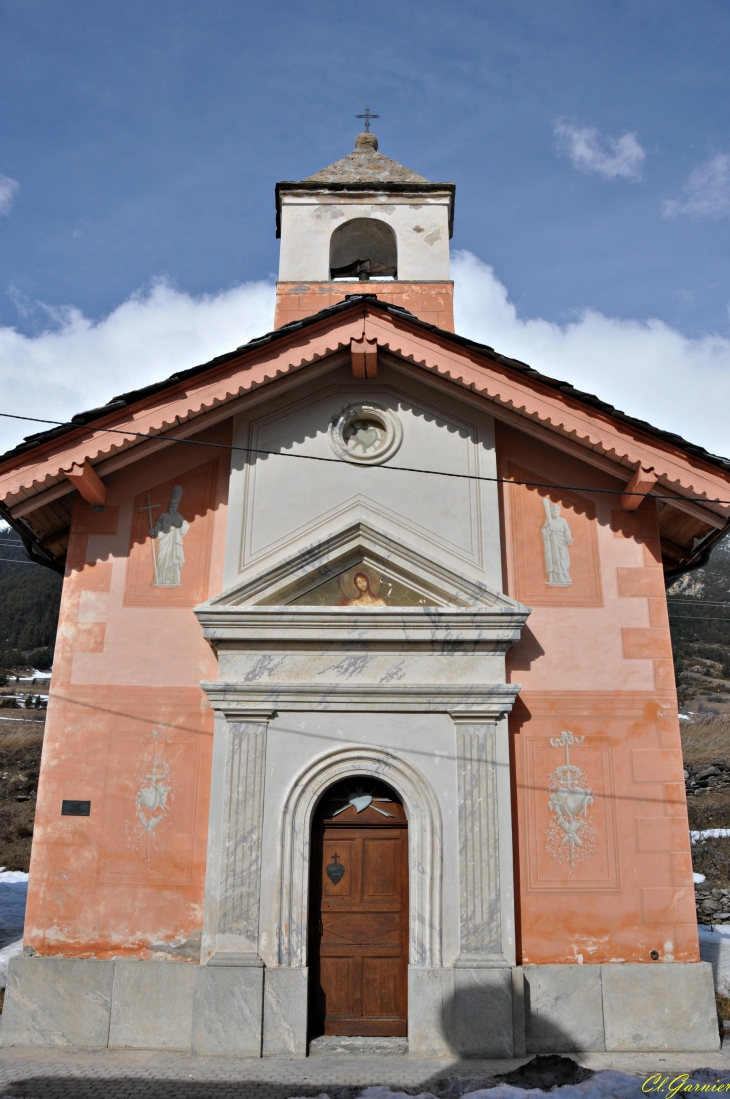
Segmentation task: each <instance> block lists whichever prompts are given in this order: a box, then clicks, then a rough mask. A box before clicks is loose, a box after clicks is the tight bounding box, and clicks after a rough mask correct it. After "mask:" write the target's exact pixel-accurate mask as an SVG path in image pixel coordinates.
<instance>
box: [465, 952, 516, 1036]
mask: <svg viewBox="0 0 730 1099" xmlns="http://www.w3.org/2000/svg"><path fill="white" fill-rule="evenodd" d="M454 1043H455V1047H456V1052H457V1053H458V1054H459V1055H460V1056H462V1057H511V1056H512V1049H513V1037H512V971H511V970H510V969H508V968H503V969H482V968H476V969H466V968H459V969H455V970H454Z"/></svg>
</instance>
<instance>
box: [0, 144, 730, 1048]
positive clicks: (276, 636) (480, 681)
mask: <svg viewBox="0 0 730 1099" xmlns="http://www.w3.org/2000/svg"><path fill="white" fill-rule="evenodd" d="M454 190H455V189H454V186H453V184H450V183H431V182H429V181H427V180H425V179H424V178H423V177H422V176H420V175H418V174H416V173H415V172H411V171H409V170H408V169H406V168H404V167H403V166H402V165H400V164H397V163H396V162H394V161H392V160H390V159H388V158H387V157H385V156H383V155H382V154H381V153H380V152H379V151H378V146H377V140H376V139H375V137H374V135H372V134H369V133H368V134H361V135H360V136H359V137H358V138H357V143H356V146H355V150H354V152H353V153H351V154H349V155H348V156H346V157H344V158H343V159H342V160H340V161H338V162H336V163H335V164H333V165H331V166H330V167H329V168H326V169H324V170H323V171H322V172H319V173H317V174H316V175H314V176H311V177H309V178H308V179H305V180H303V181H295V182H283V183H279V184H278V185H277V188H276V198H277V232H278V234H279V235H280V236H281V265H280V278H279V282H278V284H277V300H276V321H275V329H274V331H273V332H270V333H268V334H265V335H262V337H261V338H259V339H256V340H253V341H251V343H249V344H246V345H245V346H243V347H240V348H237V349H235V350H233V351H231V352H230V353H228V354H226V355H222V356H220V357H218V358H217V359H214V360H213V361H212V362H210V363H206V364H204V365H202V366H200V367H196V368H194V369H191V370H184V371H180V372H179V373H177V374H175V375H173V376H172V377H171V378H168V379H167V380H165V381H163V382H160V383H159V384H156V385H151V386H148V387H146V388H145V389H143V390H139V391H136V392H132V393H127V394H123V395H121V396H119V397H117V398H115V399H114V400H112V401H110V403H109V404H108V405H105V406H104V407H102V408H97V409H92V410H90V411H88V412H85V413H82V414H80V415H79V416H77V417H75V418H74V422H73V424H72V425H65V426H62V427H59V428H56V429H53V430H51V431H47V432H44V433H42V434H40V435H37V436H33V437H31V438H30V439H28V440H26V442H25V443H24V444H22V445H21V446H19V447H17V448H16V449H15V450H14V451H12V452H10V453H9V454H6V455H5V456H3V458H2V459H1V460H0V500H1V501H2V505H1V507H0V510H1V511H2V515H3V517H5V518H6V519H7V521H8V522H10V523H11V524H12V525H13V526H14V527H15V529H16V530H17V531H18V532H19V533H20V534H21V536H22V537H23V539H24V544H25V546H26V550H27V552H28V555H29V557H30V558H31V559H32V560H35V561H37V562H39V563H41V564H44V565H47V566H49V567H52V568H55V569H57V570H59V571H62V572H63V573H64V586H63V597H62V604H61V613H60V620H59V630H58V640H57V645H56V654H55V662H54V667H53V679H52V683H51V692H50V701H49V708H48V717H47V726H46V735H45V744H44V750H43V760H42V767H41V777H40V784H39V788H38V799H37V813H36V828H35V834H34V840H33V851H32V860H31V872H30V884H29V894H28V909H27V919H26V928H25V938H24V950H23V956H22V957H19V958H15V959H13V960H12V961H11V963H10V973H9V981H8V988H7V994H6V1000H5V1009H4V1012H3V1015H2V1028H1V1030H0V1040H2V1042H3V1043H5V1044H24V1045H28V1044H38V1045H71V1046H82V1047H86V1048H94V1047H105V1046H110V1047H116V1048H121V1047H131V1048H153V1049H183V1050H190V1049H191V1050H193V1051H195V1052H198V1053H208V1054H227V1055H232V1054H233V1055H236V1054H237V1055H241V1056H258V1055H263V1056H267V1055H272V1054H287V1055H289V1056H306V1054H307V1050H308V1047H309V1044H310V1043H311V1041H312V1040H314V1039H317V1038H320V1037H322V1036H324V1037H326V1036H328V1035H332V1036H342V1035H357V1036H364V1037H373V1038H393V1039H400V1040H401V1041H402V1040H403V1039H407V1042H408V1049H409V1050H410V1052H412V1053H417V1054H420V1055H423V1056H425V1055H435V1056H444V1057H446V1056H454V1055H460V1056H478V1057H510V1056H513V1055H514V1056H519V1055H523V1054H525V1053H547V1052H565V1051H571V1050H604V1049H605V1050H641V1049H646V1050H689V1049H692V1050H711V1049H716V1048H717V1047H718V1030H717V1022H716V1017H715V1007H714V994H713V984H712V974H711V971H710V967H709V966H708V965H706V964H704V963H702V962H700V960H699V952H698V941H697V924H696V917H695V908H694V888H693V881H692V865H691V857H690V848H689V834H688V827H687V815H686V804H685V795H684V783H683V773H682V772H683V767H682V754H681V745H680V738H679V727H678V716H677V699H676V693H675V688H674V676H673V664H672V652H671V644H670V633H669V624H668V617H667V605H666V599H665V594H664V590H665V589H664V582H665V578H666V577H667V575H677V573H678V570H682V569H686V568H689V567H691V566H692V565H693V564H696V563H697V562H698V561H699V560H701V555H702V554H703V553H706V552H707V551H708V549H709V548H710V547H711V546H712V543H713V542H714V541H715V540H716V539H717V538H718V537H719V536H720V535H721V534H722V533H723V531H725V530H726V529H727V526H728V523H729V522H730V506H729V505H728V504H727V503H726V502H725V501H727V500H728V498H729V493H730V464H729V463H728V462H727V461H725V460H724V459H721V458H717V457H715V456H712V455H710V454H708V453H706V452H705V451H703V450H702V449H701V448H700V447H697V446H693V445H691V444H689V443H687V442H685V441H684V440H683V439H680V438H678V437H677V436H674V435H670V434H667V433H665V432H662V431H661V430H659V429H657V428H654V427H652V426H651V425H649V424H646V423H644V422H641V421H637V420H634V419H632V418H631V417H630V416H628V415H626V414H624V413H621V412H618V411H617V410H615V409H613V408H611V407H610V406H609V405H607V404H605V403H603V402H601V401H600V400H599V399H598V398H597V397H593V396H591V395H588V394H585V393H581V392H579V391H577V390H574V389H573V388H572V387H571V386H569V385H568V384H566V383H563V382H560V381H556V380H555V379H552V378H548V377H545V376H543V375H541V374H540V373H539V372H538V371H537V370H535V369H532V368H531V367H529V366H527V365H526V364H524V363H521V362H518V361H515V360H513V359H510V358H508V357H505V356H504V355H502V354H499V353H498V352H496V351H494V350H493V349H492V348H491V347H485V346H482V345H478V344H475V343H474V342H472V341H469V340H467V339H464V338H463V337H460V336H459V335H458V334H456V333H454V331H453V328H454V321H453V285H452V282H451V280H450V270H449V238H450V235H451V228H452V224H453V206H454ZM718 501H719V502H718Z"/></svg>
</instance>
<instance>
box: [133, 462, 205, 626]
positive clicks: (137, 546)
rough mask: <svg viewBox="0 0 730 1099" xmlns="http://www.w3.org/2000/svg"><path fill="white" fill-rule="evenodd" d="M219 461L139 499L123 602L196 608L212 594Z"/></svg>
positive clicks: (136, 505) (153, 490)
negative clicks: (211, 550)
mask: <svg viewBox="0 0 730 1099" xmlns="http://www.w3.org/2000/svg"><path fill="white" fill-rule="evenodd" d="M217 474H218V462H217V460H214V461H212V462H206V464H205V465H202V466H198V467H197V468H196V469H191V470H188V471H187V472H186V473H181V474H180V475H179V476H178V477H176V478H174V479H173V480H170V481H165V482H164V483H163V484H159V485H154V486H151V487H150V488H149V490H145V491H144V492H140V493H139V494H138V495H137V496H136V497H135V500H134V513H133V517H132V534H131V538H130V547H129V561H128V564H127V582H126V588H125V593H124V602H125V604H126V605H127V606H133V607H154V606H165V607H194V606H195V604H196V603H202V601H203V600H204V599H205V598H206V596H207V594H208V590H207V589H208V572H209V565H210V542H211V534H212V529H213V526H212V524H213V508H214V506H215V489H216V482H217Z"/></svg>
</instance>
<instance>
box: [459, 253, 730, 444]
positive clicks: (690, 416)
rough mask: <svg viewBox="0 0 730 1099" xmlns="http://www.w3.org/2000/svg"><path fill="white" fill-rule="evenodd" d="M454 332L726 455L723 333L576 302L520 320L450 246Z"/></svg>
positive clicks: (498, 289)
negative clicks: (692, 330) (569, 313)
mask: <svg viewBox="0 0 730 1099" xmlns="http://www.w3.org/2000/svg"><path fill="white" fill-rule="evenodd" d="M452 273H453V276H454V282H455V311H456V330H457V332H459V333H460V334H461V335H464V336H469V337H471V338H472V339H475V340H478V341H479V342H480V343H486V344H489V345H490V346H492V347H494V348H495V349H496V350H497V351H499V352H501V353H502V354H503V355H508V356H510V357H511V358H515V359H520V360H522V362H527V363H529V364H530V366H533V367H534V368H535V369H536V370H539V371H541V372H542V373H544V374H548V375H549V376H551V377H553V378H560V379H563V380H564V381H567V382H570V383H571V384H572V385H574V386H576V388H578V389H583V390H585V391H586V392H588V393H595V394H596V395H597V396H598V397H600V398H601V399H602V400H604V401H607V402H608V403H609V404H612V405H614V406H615V407H616V408H619V409H621V410H622V411H624V412H626V413H628V414H629V415H632V416H636V417H638V418H639V419H643V420H648V421H649V423H651V424H654V425H655V426H656V427H660V428H663V429H665V430H666V431H673V432H676V433H677V434H678V435H682V436H683V437H684V438H685V439H689V441H690V442H693V443H699V444H700V446H704V447H705V448H706V449H707V450H710V451H712V452H714V453H716V454H722V455H725V456H730V432H729V431H728V425H727V409H728V407H729V406H730V340H729V339H726V338H724V337H722V336H715V335H710V336H702V337H698V338H696V339H690V338H688V337H687V336H684V335H683V334H682V333H681V332H678V331H677V330H676V329H674V328H671V327H670V326H669V325H667V324H665V323H664V322H663V321H659V320H652V319H649V320H645V321H633V320H621V319H620V318H615V317H606V316H604V315H603V314H602V313H598V312H596V311H595V310H593V309H584V310H583V311H582V312H581V313H580V315H579V316H578V317H577V319H576V320H575V321H572V322H571V323H568V324H564V325H563V324H555V323H553V322H551V321H546V320H542V319H541V318H539V317H535V318H531V319H527V320H523V319H521V318H520V317H518V316H517V311H516V309H515V307H514V305H512V303H511V302H510V301H509V298H508V295H507V290H506V288H505V287H504V286H503V285H502V283H501V282H500V281H499V279H498V278H497V277H496V275H495V274H494V271H493V270H492V268H491V267H488V266H487V265H486V264H484V263H482V262H481V261H480V260H478V259H477V258H476V256H473V255H472V254H471V253H470V252H457V253H456V254H455V256H454V261H453V265H452Z"/></svg>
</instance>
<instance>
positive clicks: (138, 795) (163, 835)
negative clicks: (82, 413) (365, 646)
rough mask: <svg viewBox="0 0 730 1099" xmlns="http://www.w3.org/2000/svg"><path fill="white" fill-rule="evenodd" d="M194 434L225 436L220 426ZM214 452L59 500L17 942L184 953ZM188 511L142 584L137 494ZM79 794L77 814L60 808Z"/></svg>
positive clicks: (211, 659)
mask: <svg viewBox="0 0 730 1099" xmlns="http://www.w3.org/2000/svg"><path fill="white" fill-rule="evenodd" d="M197 438H198V439H200V440H204V441H209V442H217V443H223V444H229V443H230V441H231V433H230V423H227V424H223V425H221V426H219V427H217V428H213V429H211V430H209V431H207V432H205V433H203V434H201V435H199V436H197ZM229 468H230V460H229V452H228V451H227V450H225V449H224V450H216V449H214V448H210V449H208V448H205V447H199V446H193V445H174V446H171V447H169V448H167V449H166V450H163V451H162V452H158V453H157V454H155V455H154V456H153V457H150V458H148V459H142V460H141V461H139V462H136V463H135V464H133V465H130V466H129V467H127V468H125V469H122V470H120V471H119V472H117V473H115V474H112V475H110V476H109V477H108V478H106V479H105V484H106V486H107V503H106V506H105V509H104V511H102V512H96V511H94V510H92V509H91V508H90V507H88V506H87V505H85V504H83V503H81V502H80V503H79V505H78V506H77V507H76V508H75V509H74V512H73V521H72V531H71V538H70V544H69V552H68V560H67V569H66V579H65V581H64V587H63V597H62V602H61V612H60V618H59V630H58V640H57V644H56V654H55V661H54V667H53V679H52V681H51V692H50V701H49V707H48V718H47V725H46V735H45V741H44V748H43V760H42V768H41V782H40V786H39V790H38V805H37V811H36V826H35V833H34V840H33V853H32V860H31V875H30V888H29V894H28V909H27V916H26V930H25V945H26V946H29V947H32V948H34V949H35V950H36V951H37V952H38V953H40V954H69V955H75V956H81V957H99V958H101V957H109V956H121V955H125V954H126V955H130V954H131V955H136V956H139V957H151V956H153V955H154V954H158V955H159V954H167V955H171V956H177V957H191V958H195V959H197V957H198V952H199V935H200V929H201V925H202V903H203V888H204V878H205V858H206V844H207V830H208V829H207V825H208V797H209V786H210V760H211V749H212V732H213V719H212V713H211V711H210V709H209V706H208V702H207V699H206V696H205V695H204V693H203V692H202V691H201V690H200V687H199V686H198V684H199V682H200V680H201V679H205V678H208V679H209V678H215V677H216V674H217V664H216V659H215V656H214V654H213V653H212V651H211V650H210V648H209V646H208V645H207V643H206V642H205V641H204V640H203V636H202V631H201V628H200V626H199V625H198V622H197V619H196V618H195V615H194V614H193V610H192V608H193V607H194V606H195V605H196V604H197V603H199V602H201V601H202V600H204V599H206V598H208V597H209V596H210V595H212V594H214V593H216V592H218V591H220V590H221V586H222V576H223V554H224V542H225V524H226V505H227V494H228V477H229ZM177 484H179V485H180V486H182V488H183V494H182V498H181V501H180V507H179V510H180V512H181V513H182V515H183V517H184V518H185V519H186V521H187V522H188V523H189V527H190V529H189V531H188V532H187V534H186V535H185V538H184V543H183V544H184V547H185V549H186V561H185V564H184V566H183V569H182V576H181V584H180V586H179V587H176V588H159V587H155V586H154V585H153V582H152V581H153V568H152V558H151V548H150V539H149V538H148V537H146V530H147V528H148V525H149V524H148V517H147V514H146V513H145V512H140V506H144V504H146V502H147V494H148V493H149V494H150V503H151V504H153V505H157V507H156V508H155V509H154V510H153V517H154V518H156V516H157V515H159V514H160V511H161V510H167V507H168V502H169V494H170V491H171V487H174V486H175V485H177ZM63 799H71V800H89V801H90V802H91V812H90V816H88V817H77V816H62V815H61V803H62V800H63Z"/></svg>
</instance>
